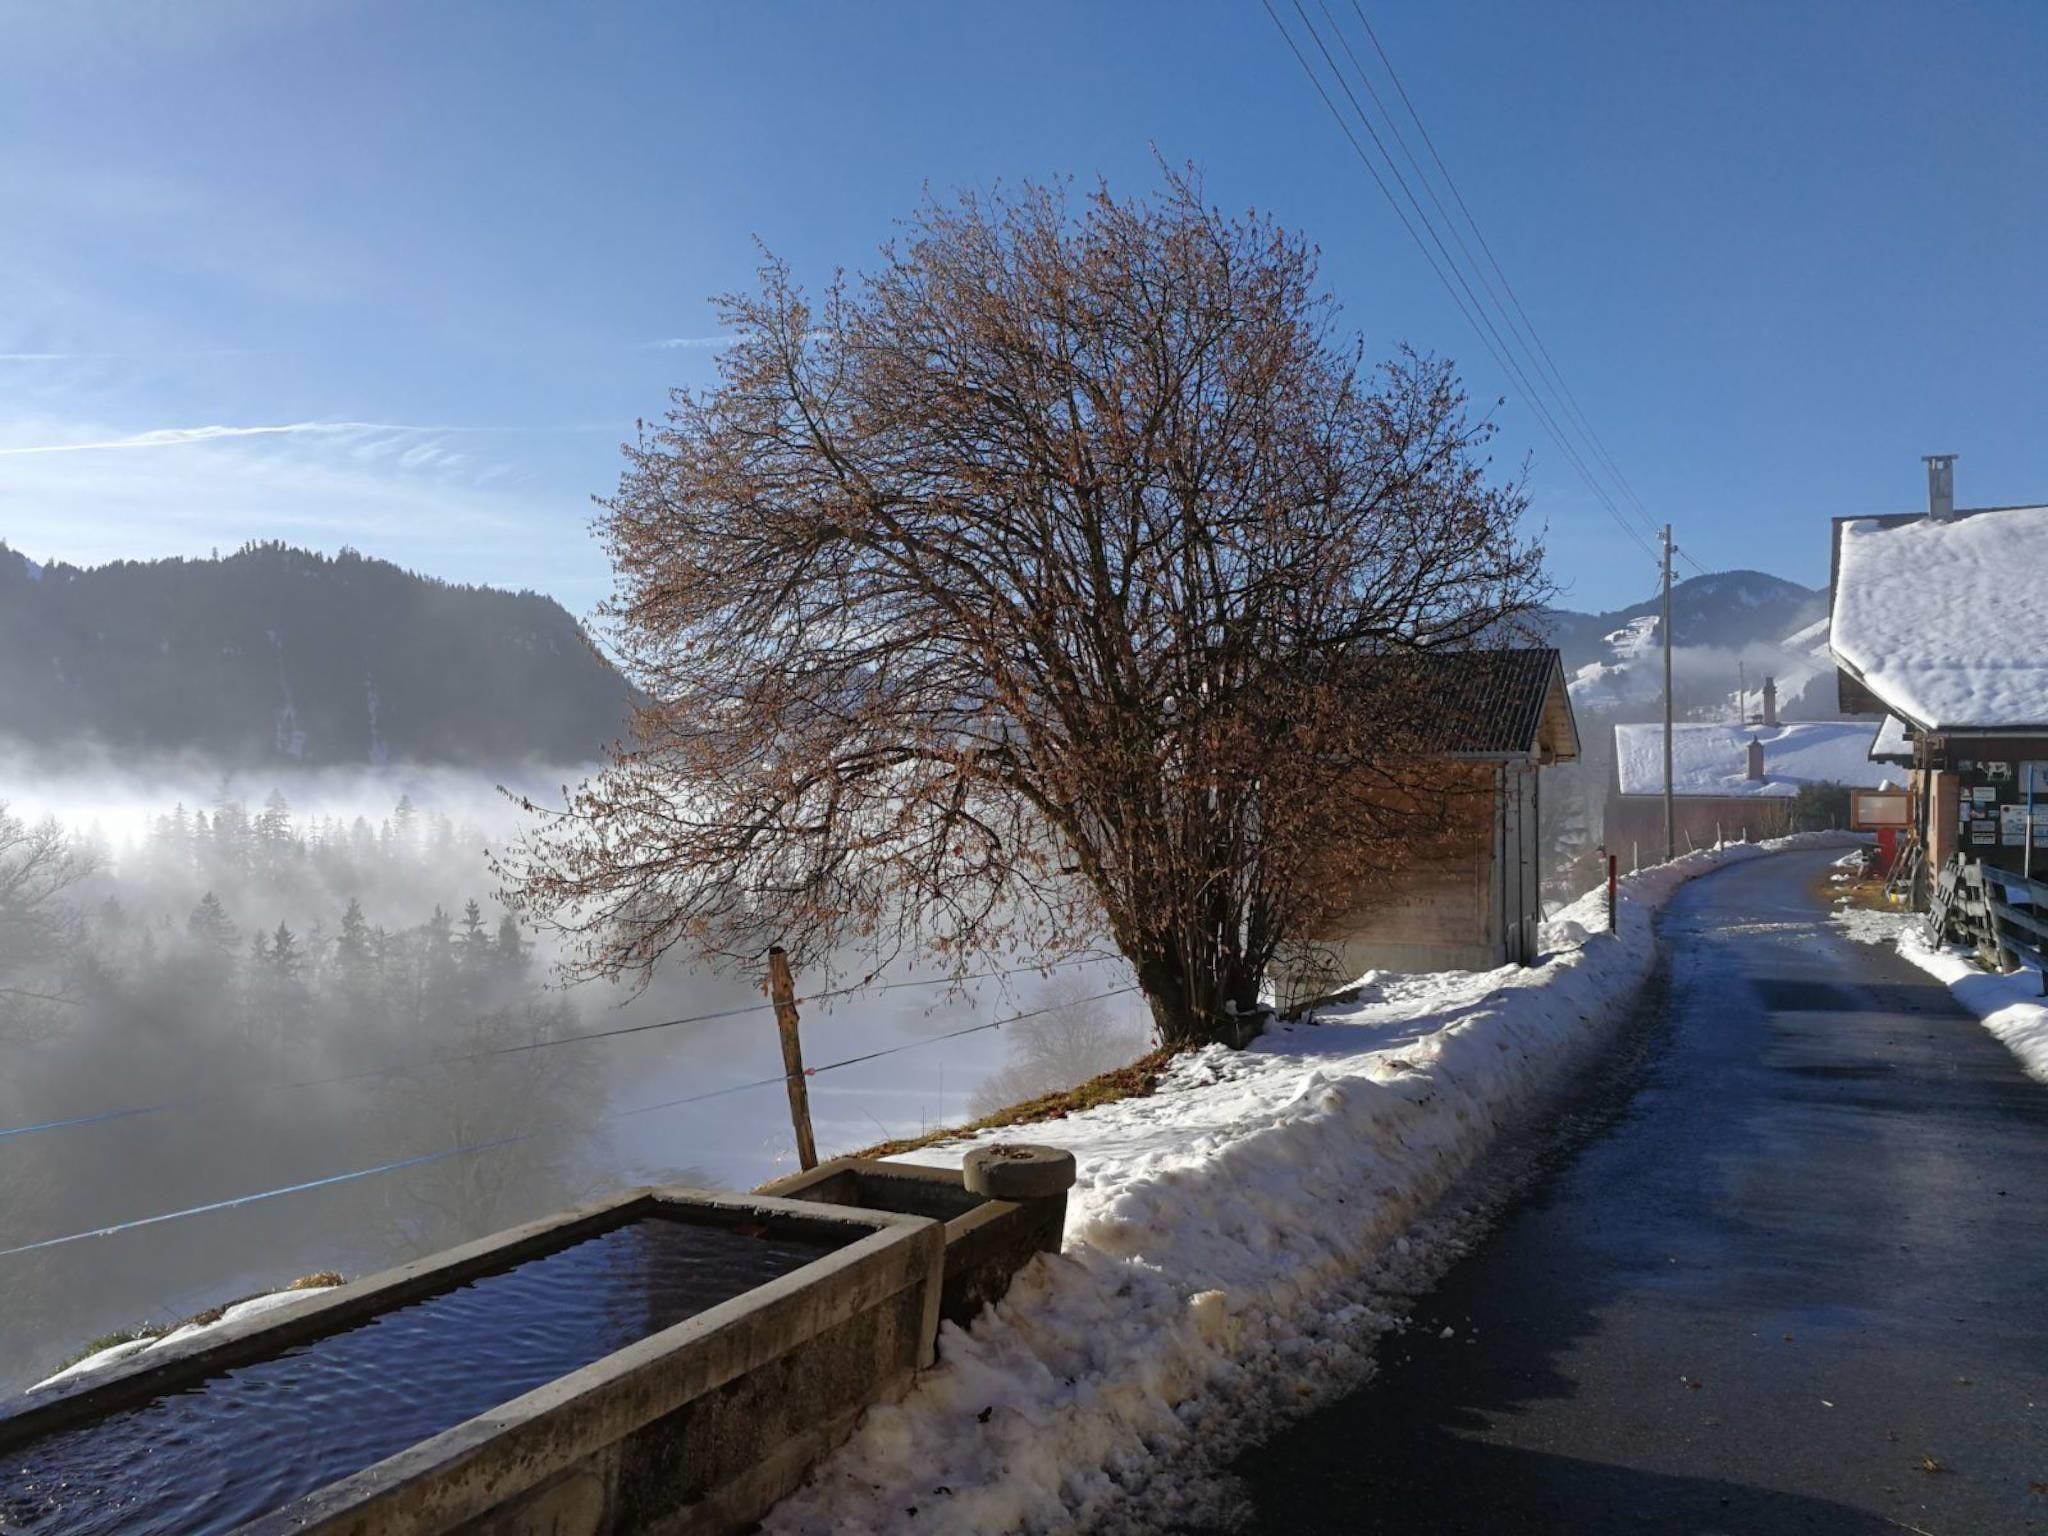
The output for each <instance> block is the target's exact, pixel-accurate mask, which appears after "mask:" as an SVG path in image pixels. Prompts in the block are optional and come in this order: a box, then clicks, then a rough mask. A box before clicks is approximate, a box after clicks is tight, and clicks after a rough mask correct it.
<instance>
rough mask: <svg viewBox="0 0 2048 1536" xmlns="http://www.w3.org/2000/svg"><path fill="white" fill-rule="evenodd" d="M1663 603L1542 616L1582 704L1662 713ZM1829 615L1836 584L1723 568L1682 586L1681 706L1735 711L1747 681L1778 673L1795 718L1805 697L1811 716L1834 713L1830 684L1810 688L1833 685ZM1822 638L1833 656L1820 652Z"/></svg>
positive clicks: (1675, 641)
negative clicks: (1818, 682)
mask: <svg viewBox="0 0 2048 1536" xmlns="http://www.w3.org/2000/svg"><path fill="white" fill-rule="evenodd" d="M1662 609H1663V604H1662V600H1661V599H1660V598H1656V597H1652V598H1648V599H1646V600H1644V601H1643V602H1640V603H1636V604H1634V605H1632V606H1630V607H1627V608H1617V609H1615V610H1613V611H1612V612H1609V613H1574V612H1572V611H1571V610H1569V609H1555V608H1554V609H1549V610H1547V611H1546V612H1545V613H1544V614H1543V615H1542V616H1541V617H1540V619H1539V620H1538V626H1539V628H1541V629H1542V631H1543V632H1544V633H1545V634H1546V635H1547V636H1548V637H1549V639H1550V643H1551V644H1553V645H1555V646H1556V647H1557V648H1558V649H1559V650H1560V651H1562V652H1563V653H1564V664H1565V670H1566V671H1567V672H1568V673H1569V674H1571V691H1572V703H1573V704H1574V705H1575V706H1576V707H1578V708H1579V709H1581V710H1589V709H1591V710H1606V711H1613V712H1615V713H1616V714H1617V715H1618V716H1619V717H1622V718H1629V717H1633V716H1636V715H1638V714H1639V713H1640V712H1641V711H1642V710H1643V709H1645V708H1647V707H1650V706H1654V707H1655V708H1656V710H1657V711H1658V712H1661V711H1662V708H1663V704H1662V699H1663V692H1662V690H1663V676H1664V674H1663V650H1662V647H1663V636H1662V634H1661V633H1660V630H1661V627H1662V626H1661V624H1660V622H1659V616H1660V614H1661V612H1662ZM1826 619H1827V592H1826V589H1824V588H1813V587H1802V586H1800V585H1799V584H1798V583H1796V582H1791V581H1785V580H1783V579H1782V578H1780V577H1777V576H1771V575H1767V574H1765V573H1764V572H1762V571H1716V572H1714V573H1712V574H1711V575H1706V576H1695V577H1693V578H1691V579H1690V580H1688V581H1681V582H1676V583H1674V584H1673V586H1672V588H1671V636H1672V648H1673V653H1674V654H1673V658H1672V669H1673V689H1672V692H1673V695H1674V698H1675V700H1676V702H1677V706H1678V709H1679V712H1680V713H1681V714H1691V713H1696V712H1706V713H1709V714H1712V713H1715V712H1718V711H1721V710H1725V709H1732V708H1733V699H1734V695H1735V692H1736V690H1737V688H1738V686H1741V685H1743V684H1746V685H1747V688H1748V691H1749V692H1750V693H1751V694H1752V695H1753V694H1754V693H1755V691H1756V690H1757V689H1758V688H1760V687H1761V686H1762V684H1763V678H1764V676H1765V675H1770V676H1774V677H1776V678H1777V680H1778V693H1779V702H1780V704H1781V706H1783V707H1784V709H1785V712H1786V713H1787V714H1788V715H1791V714H1795V713H1797V711H1795V710H1794V708H1793V705H1794V703H1795V701H1800V702H1803V704H1804V705H1806V706H1807V709H1806V713H1807V715H1808V717H1809V718H1811V717H1813V716H1814V715H1816V714H1820V713H1825V714H1829V715H1832V714H1833V713H1834V703H1833V699H1832V697H1831V696H1829V697H1826V698H1825V699H1824V698H1823V693H1826V692H1828V690H1821V691H1816V692H1813V693H1811V694H1808V693H1807V692H1806V689H1807V685H1808V684H1809V683H1810V682H1812V681H1813V680H1814V679H1815V678H1817V677H1820V676H1821V675H1822V674H1825V675H1826V677H1827V678H1828V679H1829V681H1830V687H1831V685H1832V678H1833V665H1832V663H1831V662H1829V661H1827V659H1826V657H1825V655H1824V652H1825V649H1826V638H1827V631H1826ZM1816 644H1818V645H1819V647H1820V651H1821V653H1823V654H1819V655H1816V652H1815V646H1816ZM1751 707H1752V708H1754V707H1755V704H1754V700H1753V699H1752V703H1751ZM1644 718H1647V716H1644Z"/></svg>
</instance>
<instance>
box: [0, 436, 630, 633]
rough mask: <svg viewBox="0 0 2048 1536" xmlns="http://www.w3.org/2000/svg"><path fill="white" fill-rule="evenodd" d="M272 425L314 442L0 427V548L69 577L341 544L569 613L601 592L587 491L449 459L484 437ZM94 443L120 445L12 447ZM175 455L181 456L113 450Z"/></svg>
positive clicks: (517, 469) (512, 467) (481, 462)
mask: <svg viewBox="0 0 2048 1536" xmlns="http://www.w3.org/2000/svg"><path fill="white" fill-rule="evenodd" d="M281 425H283V426H289V427H301V426H303V427H317V428H320V429H322V430H316V431H289V430H279V429H277V428H270V429H269V430H267V431H260V432H259V431H255V430H252V429H250V428H247V427H240V428H235V427H230V428H226V429H207V428H196V427H195V428H174V429H170V430H169V431H159V432H153V433H131V432H124V431H122V430H120V429H119V428H114V427H110V425H109V424H108V423H107V422H105V421H104V420H92V419H89V418H88V419H79V418H72V419H62V418H56V419H52V418H44V419H41V420H36V421H17V422H13V423H4V424H0V455H8V456H5V457H0V538H5V539H6V541H7V542H8V543H9V544H10V545H12V546H13V547H15V548H17V549H20V550H22V551H23V552H24V553H27V554H29V555H31V556H32V557H33V558H35V559H38V560H51V559H55V560H63V561H69V562H71V563H73V564H79V565H93V564H100V563H103V562H105V561H109V560H118V559H147V558H150V557H153V556H158V555H194V554H203V553H205V551H206V550H208V549H209V548H219V549H232V548H234V547H235V546H236V545H238V544H241V543H243V542H245V541H246V540H250V539H276V538H282V539H286V540H289V541H291V542H293V543H300V544H307V545H310V546H312V547H314V548H322V549H330V550H331V549H336V548H339V547H340V546H342V545H344V544H350V545H354V546H355V547H356V548H359V549H362V550H365V551H366V552H369V553H373V554H381V555H385V556H387V557H388V558H391V559H395V560H397V561H399V562H400V563H401V564H404V565H409V566H412V567H414V568H415V569H418V570H425V571H431V572H433V573H435V574H436V575H440V576H445V577H447V578H449V579H451V580H457V581H490V582H496V583H499V584H507V583H509V584H511V585H514V586H519V585H526V586H545V587H548V588H550V589H553V590H557V591H559V592H561V593H562V594H564V595H565V597H566V598H567V599H568V600H570V601H572V602H575V603H578V604H583V603H586V602H587V601H589V600H592V599H594V598H595V597H596V596H597V595H598V593H599V592H601V591H602V589H603V578H604V563H603V557H602V554H601V553H600V552H598V551H597V550H596V549H595V547H594V546H592V545H591V543H590V541H589V540H587V539H586V538H584V537H583V527H584V516H585V513H584V496H583V490H584V489H585V487H583V486H581V485H578V484H573V483H572V484H567V485H553V484H549V483H548V482H547V481H546V480H544V479H542V480H536V479H535V477H534V476H533V475H532V473H531V472H530V471H529V472H525V473H522V466H521V465H520V464H519V463H518V462H513V463H511V464H509V465H508V464H505V463H498V462H492V461H490V460H488V459H478V458H474V457H471V456H470V455H469V454H468V453H464V452H456V451H453V450H454V447H455V444H456V443H458V442H460V443H462V444H463V445H464V446H465V447H466V446H467V445H468V444H470V443H477V442H485V441H489V440H490V439H488V438H486V437H485V436H484V435H483V431H482V430H481V429H478V428H474V427H472V428H470V429H468V435H465V436H463V437H461V438H457V437H455V436H453V435H452V434H448V435H446V436H445V437H444V435H443V434H440V433H438V432H435V431H431V430H427V429H422V428H418V427H411V426H404V427H400V426H396V425H394V424H392V423H389V422H374V423H364V422H352V421H351V422H341V421H330V422H313V423H285V424H281ZM104 444H112V445H117V446H115V447H113V448H110V449H108V450H106V451H101V452H56V453H21V452H19V451H18V450H20V449H23V448H77V447H84V446H86V445H104ZM173 444H183V445H186V449H185V451H184V452H182V453H157V454H152V453H134V452H128V451H125V450H126V449H128V448H130V447H137V446H142V447H151V446H155V447H168V446H171V445H173ZM365 450H367V451H365ZM536 572H545V573H547V575H546V578H545V579H544V580H538V581H537V580H536V579H535V573H536Z"/></svg>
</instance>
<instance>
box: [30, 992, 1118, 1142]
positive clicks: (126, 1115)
mask: <svg viewBox="0 0 2048 1536" xmlns="http://www.w3.org/2000/svg"><path fill="white" fill-rule="evenodd" d="M1116 958H1117V957H1116V956H1114V955H1084V956H1082V957H1081V958H1079V959H1076V960H1063V961H1060V962H1058V963H1056V964H1053V965H1020V966H1012V967H1010V968H1008V969H1007V970H995V971H973V972H969V973H968V974H967V975H964V976H931V977H925V978H921V979H919V980H914V981H891V982H885V983H883V984H882V985H881V986H879V987H875V988H873V989H872V990H873V991H875V992H877V993H881V992H895V991H900V990H902V989H904V988H907V987H935V986H939V985H941V984H946V983H951V984H955V985H958V984H960V983H963V982H969V981H988V980H992V979H994V978H998V977H1007V976H1021V975H1023V974H1025V973H1026V972H1037V973H1039V974H1040V975H1045V974H1049V973H1051V972H1053V971H1061V970H1070V969H1072V968H1073V967H1074V966H1077V965H1099V964H1101V963H1102V962H1104V961H1106V960H1114V959H1116ZM867 990H869V988H868V986H867V985H866V984H865V983H863V984H862V985H860V986H853V987H838V988H834V989H833V990H831V991H826V992H813V993H811V994H809V995H808V996H805V997H801V998H798V999H797V1001H798V1002H799V1003H816V1002H825V1001H828V1000H830V999H833V998H840V997H851V996H854V995H855V994H857V993H860V992H863V991H867ZM774 1007H775V1005H774V1004H773V1003H766V1002H763V1003H748V1004H745V1005H743V1006H741V1007H738V1008H722V1009H718V1010H716V1011H715V1012H711V1013H698V1014H691V1015H690V1016H688V1017H687V1018H680V1019H659V1020H654V1021H651V1022H648V1023H644V1024H621V1025H619V1026H618V1027H617V1028H615V1029H593V1030H586V1031H583V1032H581V1033H579V1034H573V1035H553V1036H550V1037H548V1038H547V1039H544V1040H525V1041H520V1042H519V1043H517V1044H513V1045H494V1046H487V1047H485V1048H484V1049H482V1050H477V1051H463V1052H460V1053H458V1054H456V1055H451V1056H425V1057H421V1058H420V1059H418V1060H416V1061H409V1062H404V1063H401V1064H400V1065H398V1066H394V1067H369V1068H365V1069H363V1070H361V1071H357V1072H333V1073H328V1074H326V1075H324V1076H320V1077H302V1078H295V1079H292V1080H291V1081H288V1082H282V1083H262V1084H257V1085H254V1086H251V1087H249V1088H246V1089H243V1088H234V1089H223V1090H220V1091H218V1092H215V1093H203V1094H193V1095H190V1096H188V1097H186V1098H182V1099H166V1100H164V1101H162V1102H161V1103H157V1104H139V1105H133V1106H130V1107H129V1108H126V1109H106V1110H99V1111H96V1112H94V1113H92V1114H86V1115H66V1116H63V1117H61V1118H58V1119H54V1120H38V1121H33V1122H30V1123H28V1124H24V1125H10V1126H0V1141H5V1140H7V1139H8V1138H10V1137H14V1136H32V1135H36V1134H38V1133H40V1132H43V1131H61V1130H67V1129H70V1128H72V1127H74V1126H83V1125H103V1124H107V1123H109V1122H111V1121H115V1120H136V1119H142V1118H144V1117H146V1116H149V1115H161V1114H165V1113H167V1112H169V1111H171V1110H174V1109H195V1108H199V1107H201V1106H203V1105H207V1104H222V1103H228V1102H230V1101H233V1100H237V1099H244V1098H260V1097H264V1096H266V1095H269V1094H274V1093H291V1092H296V1091H298V1090H300V1089H305V1088H329V1087H333V1086H335V1085H336V1084H340V1083H360V1082H375V1081H378V1080H380V1079H384V1078H392V1077H405V1076H409V1075H411V1074H412V1073H414V1072H418V1071H422V1070H424V1069H426V1068H429V1067H449V1066H460V1065H462V1064H463V1063H465V1062H473V1061H489V1060H491V1059H493V1058H495V1057H501V1056H519V1055H525V1054H527V1053H528V1052H532V1051H544V1050H552V1049H553V1048H555V1047H556V1046H563V1045H586V1044H588V1043H590V1042H591V1041H593V1040H616V1039H619V1038H621V1037H622V1036H626V1035H644V1034H649V1033H652V1032H654V1031H656V1030H664V1029H678V1028H682V1027H684V1026H686V1025H692V1024H709V1023H712V1022H714V1021H717V1020H720V1019H736V1018H741V1017H743V1016H745V1015H747V1014H752V1013H767V1012H771V1011H773V1009H774ZM777 1081H780V1079H777Z"/></svg>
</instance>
